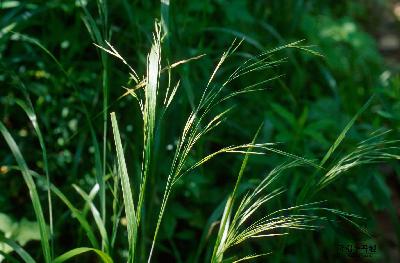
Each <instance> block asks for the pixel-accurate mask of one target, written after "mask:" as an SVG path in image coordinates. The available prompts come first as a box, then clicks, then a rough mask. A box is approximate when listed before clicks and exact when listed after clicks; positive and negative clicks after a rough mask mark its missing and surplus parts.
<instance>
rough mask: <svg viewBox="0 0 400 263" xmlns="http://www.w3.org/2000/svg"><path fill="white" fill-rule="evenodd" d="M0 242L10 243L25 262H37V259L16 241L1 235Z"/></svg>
mask: <svg viewBox="0 0 400 263" xmlns="http://www.w3.org/2000/svg"><path fill="white" fill-rule="evenodd" d="M0 242H2V243H6V244H7V245H9V246H10V247H11V248H12V249H13V250H14V251H15V252H16V253H17V254H18V255H19V256H20V257H21V258H22V259H23V260H24V262H25V263H36V261H35V260H34V259H33V258H32V257H31V255H29V254H28V252H26V251H25V249H23V248H22V247H21V246H20V245H18V244H17V243H16V242H15V241H13V240H11V239H9V238H6V237H4V236H3V235H0Z"/></svg>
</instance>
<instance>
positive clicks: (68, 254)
mask: <svg viewBox="0 0 400 263" xmlns="http://www.w3.org/2000/svg"><path fill="white" fill-rule="evenodd" d="M87 252H94V253H96V254H97V255H98V256H99V257H100V258H101V259H102V261H103V262H105V263H113V262H114V261H113V260H112V259H111V257H110V256H109V255H107V254H106V253H104V252H103V251H101V250H98V249H94V248H89V247H78V248H74V249H72V250H70V251H68V252H65V253H64V254H62V255H61V256H58V257H57V258H55V259H54V261H53V263H62V262H65V261H67V260H69V259H71V258H73V257H76V256H78V255H80V254H83V253H87Z"/></svg>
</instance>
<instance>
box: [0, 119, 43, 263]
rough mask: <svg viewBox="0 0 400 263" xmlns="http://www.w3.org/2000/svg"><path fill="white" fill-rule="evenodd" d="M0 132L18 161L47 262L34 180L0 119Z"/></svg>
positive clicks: (40, 207)
mask: <svg viewBox="0 0 400 263" xmlns="http://www.w3.org/2000/svg"><path fill="white" fill-rule="evenodd" d="M0 132H1V133H2V134H3V137H4V139H5V140H6V142H7V144H8V146H9V147H10V149H11V152H12V153H13V155H14V158H15V160H16V161H17V163H18V166H19V167H20V168H21V172H22V176H23V178H24V180H25V183H26V185H27V187H28V189H29V194H30V197H31V200H32V204H33V209H34V211H35V216H36V219H37V221H38V223H39V229H40V242H41V243H42V250H43V255H44V258H45V262H46V263H49V262H51V253H50V244H49V234H48V232H47V226H46V221H45V219H44V214H43V210H42V205H41V204H40V199H39V195H38V193H37V190H36V185H35V182H34V180H33V178H32V175H31V174H30V172H29V169H28V165H27V164H26V162H25V159H24V158H23V156H22V154H21V151H20V150H19V147H18V145H17V144H16V142H15V141H14V139H13V137H12V136H11V134H10V132H9V131H8V130H7V128H6V126H4V124H3V123H2V122H1V121H0Z"/></svg>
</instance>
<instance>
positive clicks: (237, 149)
mask: <svg viewBox="0 0 400 263" xmlns="http://www.w3.org/2000/svg"><path fill="white" fill-rule="evenodd" d="M99 3H103V2H102V1H99ZM99 8H100V10H102V11H101V14H102V19H103V23H104V24H105V25H106V24H107V12H106V9H105V8H104V7H103V6H102V5H100V6H99ZM164 8H165V7H164ZM85 12H86V16H87V20H86V23H87V26H88V29H89V31H90V32H91V34H92V38H93V40H94V42H96V46H97V47H99V48H100V49H101V50H102V51H104V52H105V54H107V53H108V54H111V55H113V56H114V57H116V58H118V59H119V60H120V61H122V63H123V64H125V65H126V66H128V70H129V75H130V77H131V80H132V81H133V82H134V83H135V87H134V88H131V89H127V90H126V92H125V94H124V95H123V96H122V97H121V98H124V97H126V96H131V97H133V98H134V99H135V101H136V102H137V103H138V106H139V109H140V112H139V114H141V119H142V123H135V127H136V129H137V130H139V131H138V137H140V136H141V137H142V138H141V142H137V145H139V147H138V148H140V149H141V151H140V152H141V158H138V160H135V161H136V162H137V163H139V164H140V169H139V170H136V172H138V174H137V175H133V172H128V167H129V166H128V163H129V162H128V161H127V160H128V159H131V157H129V158H126V157H125V153H126V149H125V147H124V141H123V138H124V137H123V136H122V134H121V132H120V129H119V125H118V121H117V117H118V116H120V115H122V114H123V113H118V114H117V113H115V112H112V113H111V115H110V116H111V117H110V119H111V127H112V133H113V137H114V140H113V145H114V146H115V147H113V148H114V149H113V152H115V154H116V156H113V155H112V154H110V151H109V148H108V146H107V145H108V144H107V143H108V140H107V139H108V137H107V125H108V124H107V122H108V114H107V120H106V119H104V120H106V122H104V126H103V140H104V142H103V153H102V154H103V156H102V157H103V158H101V155H102V154H101V151H100V147H99V145H98V142H97V135H96V134H95V132H94V131H92V132H91V137H92V140H93V144H94V145H96V146H95V166H96V168H95V171H96V182H95V183H94V184H93V185H92V188H91V189H90V191H88V192H85V190H84V189H82V188H81V187H79V186H78V185H77V184H74V185H73V188H74V189H75V190H76V192H77V193H78V195H80V196H81V197H82V199H83V201H84V207H83V208H82V209H79V208H77V207H76V206H75V205H74V204H73V203H72V202H70V201H69V200H68V198H67V197H66V196H65V195H64V194H63V193H62V192H61V191H60V190H59V189H58V188H57V187H56V186H54V185H52V184H51V183H50V179H49V174H48V171H47V168H45V174H46V177H45V180H46V182H47V184H46V187H47V190H48V193H50V192H52V193H53V194H54V195H55V196H57V197H58V198H59V199H60V200H61V201H62V202H63V203H64V204H65V205H66V206H67V208H68V209H69V211H70V213H71V215H72V216H73V217H75V218H76V219H77V221H78V222H79V225H80V227H81V229H82V231H83V232H84V233H85V234H86V236H87V239H88V241H89V243H90V245H91V246H92V247H87V246H82V247H77V248H73V249H71V250H69V251H66V252H62V253H61V255H58V256H56V255H55V253H54V251H52V248H51V246H50V243H49V241H50V240H53V239H54V238H55V234H54V232H57V229H53V226H52V223H50V224H51V227H50V229H51V231H50V233H49V231H48V229H47V223H46V220H45V216H44V213H43V210H42V206H41V200H40V198H39V193H38V191H37V190H36V184H35V180H34V177H36V178H37V180H44V178H43V177H42V176H41V175H39V174H37V173H35V172H33V171H31V170H30V169H29V168H28V166H27V164H26V162H25V160H24V158H23V155H22V153H21V151H20V150H19V148H18V146H17V144H16V142H15V140H14V139H13V138H12V136H11V134H10V133H9V131H8V129H7V127H6V126H5V125H4V124H3V123H1V122H0V131H1V133H2V135H3V137H4V138H5V140H6V142H7V144H8V145H9V147H10V149H11V151H12V153H13V155H14V157H15V159H16V161H17V163H18V167H19V170H20V171H21V172H22V175H23V178H24V180H25V183H26V185H27V187H28V190H29V192H30V197H31V200H32V203H33V208H34V212H35V215H36V219H37V221H38V223H39V226H40V234H41V246H42V250H43V258H44V261H45V262H57V263H60V262H64V261H67V260H69V259H71V258H73V257H77V256H79V255H80V254H83V253H88V252H91V253H95V254H97V255H98V256H99V258H100V259H101V260H102V261H104V262H114V261H115V262H117V259H115V260H114V258H119V257H118V256H116V254H117V253H116V251H117V246H116V244H115V240H116V239H121V240H124V239H123V238H124V235H123V233H124V231H123V230H119V234H120V235H119V236H118V228H119V227H120V226H119V225H120V224H119V222H120V221H121V219H122V218H124V219H126V226H127V239H126V240H127V242H126V243H127V246H126V247H127V248H128V249H127V254H126V255H125V256H124V257H123V258H124V259H126V261H127V262H144V261H147V262H153V261H154V258H155V254H156V251H157V249H158V248H160V247H162V246H161V244H160V242H159V235H160V231H161V226H162V224H163V223H165V222H164V218H165V214H166V211H167V210H168V205H169V203H170V201H171V196H172V195H173V193H174V190H175V189H176V186H177V184H178V183H179V182H180V181H181V180H183V179H184V177H189V176H191V174H192V173H193V172H194V171H195V170H196V169H197V168H200V167H201V166H203V165H204V164H206V163H207V162H209V161H210V160H212V159H213V158H215V157H217V156H219V155H221V154H225V153H234V154H241V155H243V161H242V164H241V167H240V170H239V173H238V175H237V179H236V183H235V185H234V188H233V190H232V191H231V192H230V193H229V194H228V196H227V198H226V201H224V202H223V203H224V205H223V207H224V208H223V209H222V211H220V212H217V213H216V214H215V215H214V217H213V218H219V219H218V220H215V221H214V222H213V223H215V224H218V225H219V228H218V231H213V229H212V228H211V227H210V229H205V231H206V232H209V235H207V237H206V238H205V239H204V240H205V241H204V243H205V244H204V243H203V242H200V244H199V249H198V252H197V253H196V255H197V256H196V257H197V259H198V258H200V257H201V256H203V257H204V259H205V261H211V262H225V261H227V262H231V261H232V262H239V261H245V260H252V259H256V258H258V257H262V256H268V255H269V254H270V253H273V252H274V251H265V252H263V253H253V254H250V255H244V256H241V255H240V254H239V253H237V254H236V253H235V254H232V252H231V251H230V250H231V248H233V247H235V246H238V245H241V244H243V243H245V242H247V241H250V240H255V239H258V238H277V237H279V236H286V235H288V234H289V233H292V232H293V231H294V230H296V231H297V230H319V229H320V228H322V226H323V225H324V222H326V221H329V220H334V218H335V217H341V218H344V219H346V220H347V221H349V222H351V223H353V224H354V225H356V226H358V224H357V222H356V219H359V218H358V217H357V216H355V215H353V214H351V213H345V212H341V211H339V210H335V209H331V208H327V207H326V206H325V202H321V201H315V200H314V199H315V197H316V196H317V194H318V193H319V192H320V191H321V190H322V189H324V188H325V187H327V186H328V185H330V184H331V183H333V182H334V181H335V180H337V179H338V178H339V177H340V176H341V175H342V174H344V173H345V172H347V171H348V170H349V169H351V168H354V167H356V166H359V165H364V164H371V163H377V162H381V161H384V160H389V159H399V155H398V148H397V147H396V143H397V141H388V140H385V139H384V136H385V134H386V133H387V132H386V131H385V132H378V133H377V134H375V135H373V136H372V137H371V138H369V139H367V140H365V141H363V142H361V143H360V144H359V145H358V146H357V147H356V148H355V150H353V151H351V152H350V153H348V154H345V155H344V157H342V158H341V159H338V160H335V161H331V162H329V160H330V157H331V156H332V154H333V153H334V152H335V151H336V149H337V148H338V147H339V145H340V144H341V142H342V141H343V139H344V137H345V136H346V133H347V132H348V131H349V129H350V128H351V127H352V125H353V124H354V122H355V120H356V118H357V117H358V116H359V115H360V114H361V113H362V112H363V111H364V110H365V108H366V107H368V103H367V104H366V106H365V107H363V108H362V109H361V110H360V111H359V113H357V114H356V116H355V117H354V118H353V119H351V121H350V122H349V124H348V125H347V126H346V127H345V129H344V130H343V132H342V133H341V134H340V135H339V137H338V139H337V140H336V141H335V142H334V144H333V145H332V147H331V148H330V149H329V151H328V153H327V154H326V155H325V157H324V158H323V159H322V161H320V162H319V163H318V162H315V161H314V160H308V159H307V158H304V157H302V156H297V155H295V154H292V153H288V152H285V151H283V150H281V149H279V144H278V143H272V142H263V143H259V142H257V141H258V140H257V138H258V136H259V134H260V133H261V128H262V126H260V128H259V129H258V130H257V132H256V134H255V136H254V138H253V140H252V141H251V142H250V143H244V144H237V145H229V146H224V147H222V148H220V149H217V150H214V151H211V152H209V153H206V154H202V155H200V157H199V156H198V155H196V156H195V155H194V154H193V152H194V151H195V149H196V147H197V146H198V144H199V142H200V141H202V140H206V138H207V136H208V135H209V134H210V132H211V131H213V130H215V129H217V128H218V127H219V126H220V125H221V124H222V123H223V122H224V121H225V120H226V119H227V118H228V116H229V114H230V113H231V112H232V111H233V109H234V107H233V106H231V105H228V106H227V105H226V104H227V103H228V101H229V100H230V99H232V98H235V97H237V96H239V95H242V94H247V93H253V92H262V91H265V90H266V89H267V87H268V86H267V85H269V84H270V83H273V81H275V80H279V78H280V77H281V76H282V75H273V76H269V75H267V76H268V77H267V78H265V79H263V80H261V81H253V82H251V83H246V84H245V85H244V86H243V87H241V88H239V89H236V90H234V89H232V88H231V87H230V84H232V83H233V82H235V81H237V80H239V79H240V78H243V77H247V78H248V79H250V80H252V76H253V74H265V72H267V71H268V70H271V69H272V68H275V67H277V66H279V65H281V64H283V63H285V61H286V59H284V58H283V59H276V56H277V54H278V53H279V52H280V51H282V50H284V49H289V48H291V49H297V50H300V51H306V52H309V53H312V54H316V55H319V54H318V53H316V52H315V51H313V50H312V49H310V47H308V46H303V45H301V43H302V42H301V41H297V42H293V43H289V44H286V45H282V46H281V47H279V48H275V49H271V50H267V51H265V52H262V53H261V54H259V55H257V56H252V57H251V58H249V59H247V60H245V61H244V62H242V63H241V64H239V66H237V67H235V68H234V69H233V70H232V73H230V74H228V78H227V79H226V80H223V81H217V79H218V78H219V77H220V75H219V74H220V73H221V70H222V69H223V67H224V65H225V63H226V62H227V61H228V60H229V59H231V58H232V57H233V56H234V54H235V53H236V52H237V51H238V50H239V49H240V46H241V44H242V42H243V40H239V41H238V40H236V39H235V40H234V41H233V42H232V44H231V45H230V47H229V48H228V49H227V50H226V51H225V52H224V53H223V54H222V56H221V58H220V59H219V61H218V62H217V64H216V66H215V68H214V70H213V71H212V72H211V74H210V77H209V79H208V81H207V82H206V83H204V89H203V91H202V93H201V97H200V99H199V102H198V103H197V105H195V106H194V107H193V110H192V111H191V113H190V114H189V115H188V117H187V118H186V120H185V122H184V123H183V124H182V127H181V133H180V134H179V136H178V137H179V139H178V140H177V145H176V148H175V152H174V153H173V156H165V158H166V159H168V160H170V162H169V166H168V167H167V169H165V167H163V170H165V171H163V173H157V172H159V171H160V169H156V168H157V165H158V164H157V163H156V162H155V158H154V156H155V155H156V154H159V153H158V152H157V138H158V137H157V136H158V135H159V132H160V130H165V129H167V127H168V121H171V120H174V118H171V119H168V117H169V115H168V109H169V108H170V107H173V105H174V102H175V101H176V100H174V99H175V98H176V96H177V94H178V93H179V87H180V81H177V82H176V84H175V85H173V84H172V82H173V81H172V79H173V77H171V76H172V72H173V70H174V69H175V67H178V66H180V65H182V64H185V63H188V62H190V61H192V60H194V59H200V58H201V56H195V57H193V58H189V59H185V60H182V61H178V62H175V63H173V64H170V65H169V64H167V65H166V66H165V67H163V60H162V50H163V40H164V39H166V38H163V37H164V36H167V35H168V34H167V33H168V32H164V31H165V30H166V28H168V27H167V23H168V17H167V16H166V15H165V10H164V11H163V12H164V16H163V25H162V26H161V25H160V24H158V23H156V26H155V32H154V35H153V39H152V46H151V48H150V52H149V54H148V56H147V61H146V62H147V70H146V75H145V76H144V77H142V78H140V77H139V74H137V73H136V71H135V70H134V69H133V67H132V66H131V65H129V63H128V62H127V61H126V59H124V58H123V56H121V55H120V54H119V53H118V51H117V49H116V48H114V47H113V45H111V44H110V42H109V41H108V40H109V39H108V37H106V36H108V35H107V34H106V31H104V32H103V35H104V36H102V34H101V30H100V29H99V28H97V26H96V23H95V22H94V20H93V19H92V18H91V16H89V13H88V11H85ZM163 30H164V31H163ZM104 39H107V41H106V40H104ZM101 59H102V63H103V67H104V71H103V81H104V82H103V112H102V114H103V118H105V117H104V116H105V115H104V114H105V113H108V110H109V102H108V90H109V83H108V74H109V70H108V63H109V62H108V61H107V59H106V58H105V57H104V55H103V54H102V55H101ZM166 73H168V74H167V76H165V75H166ZM221 75H222V74H221ZM165 78H167V81H164V80H165ZM165 82H166V85H165V86H163V85H162V84H165ZM25 111H26V112H27V113H28V115H29V116H30V118H31V121H32V120H35V121H36V116H35V115H34V114H33V113H32V112H31V111H30V110H27V108H26V109H25ZM29 113H30V114H29ZM88 119H89V121H90V118H88ZM33 123H34V126H35V125H36V124H35V123H36V122H33ZM36 127H37V125H36V126H35V131H36V133H37V135H38V137H39V140H40V145H41V146H42V151H43V159H44V160H45V163H47V154H46V147H45V145H44V142H43V139H42V135H41V133H40V130H39V129H38V128H36ZM135 143H136V142H135ZM140 146H142V147H140ZM270 154H275V155H278V156H280V157H282V158H284V159H285V161H284V162H283V163H282V164H281V165H278V166H276V167H275V168H273V169H271V171H270V172H269V173H268V174H267V175H266V176H265V177H264V178H261V179H259V180H258V182H257V183H256V184H255V185H252V186H251V187H248V188H249V189H247V191H242V190H243V188H242V186H243V184H244V178H245V173H246V172H247V170H246V169H247V166H248V163H249V159H250V156H256V157H259V158H260V157H266V156H270ZM107 156H113V158H109V159H111V160H112V161H111V162H109V163H107V160H108V158H107ZM327 164H328V165H327ZM46 167H47V165H46ZM300 167H307V168H308V169H312V170H313V171H314V172H313V173H312V175H311V176H309V177H308V178H305V179H304V181H305V182H306V183H305V187H304V189H305V190H302V191H299V192H300V193H299V197H298V200H297V203H296V204H292V205H290V206H285V205H281V206H278V205H277V204H276V203H279V200H280V198H282V196H283V194H284V193H285V189H284V187H282V186H279V183H280V182H281V181H283V174H287V173H288V172H289V171H291V170H295V169H297V168H300ZM163 174H166V175H167V176H166V178H164V177H163V176H162V175H163ZM189 180H190V178H189ZM149 182H157V185H156V184H154V183H149ZM160 182H161V183H160ZM160 184H161V185H163V188H162V189H163V190H162V192H161V193H159V192H158V191H159V189H158V188H157V186H158V185H160ZM107 187H108V188H107ZM149 192H151V193H153V195H150V194H149ZM121 193H122V202H121V201H120V197H121ZM159 195H160V196H161V200H157V198H158V196H159ZM97 197H98V198H99V200H100V202H99V203H100V205H99V204H98V203H97V200H96V198H97ZM154 197H156V198H154ZM106 200H108V202H106ZM48 203H49V211H48V212H49V214H50V215H52V205H51V196H50V194H49V198H48ZM107 203H109V205H108V206H107ZM110 203H112V213H111V214H112V216H107V215H109V213H107V209H108V208H110V207H111V205H110ZM98 206H100V208H98ZM154 207H156V208H154ZM151 208H153V210H151ZM89 211H90V212H91V214H90V215H89ZM110 211H111V209H110ZM154 211H156V212H154ZM265 211H268V212H265ZM153 215H155V216H153ZM51 218H52V216H50V219H49V222H51V221H52V220H51ZM93 221H94V222H93ZM110 225H112V227H110ZM149 232H151V233H149ZM0 240H1V241H2V242H5V243H7V244H8V245H10V246H11V247H13V248H14V250H15V251H16V252H17V253H18V254H19V256H20V257H21V258H22V259H23V260H24V261H25V262H35V261H34V260H33V258H32V256H30V255H29V254H28V253H27V252H26V251H25V250H24V249H23V248H21V247H19V246H18V244H16V243H15V242H13V241H12V240H10V239H6V238H5V237H1V239H0ZM205 248H207V251H211V253H208V252H207V251H203V250H204V249H205Z"/></svg>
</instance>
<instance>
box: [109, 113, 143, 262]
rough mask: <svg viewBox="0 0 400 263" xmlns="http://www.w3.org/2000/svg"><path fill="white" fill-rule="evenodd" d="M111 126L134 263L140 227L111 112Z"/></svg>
mask: <svg viewBox="0 0 400 263" xmlns="http://www.w3.org/2000/svg"><path fill="white" fill-rule="evenodd" d="M111 125H112V130H113V134H114V141H115V149H116V152H117V159H118V173H119V176H120V178H121V185H122V194H123V198H124V207H125V214H126V220H127V226H128V243H129V259H128V262H133V261H134V257H135V248H136V240H137V230H138V229H137V228H138V226H137V218H136V212H135V205H134V203H133V195H132V190H131V185H130V183H129V176H128V170H127V168H126V162H125V156H124V150H123V148H122V143H121V137H120V134H119V129H118V123H117V119H116V117H115V112H111Z"/></svg>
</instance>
